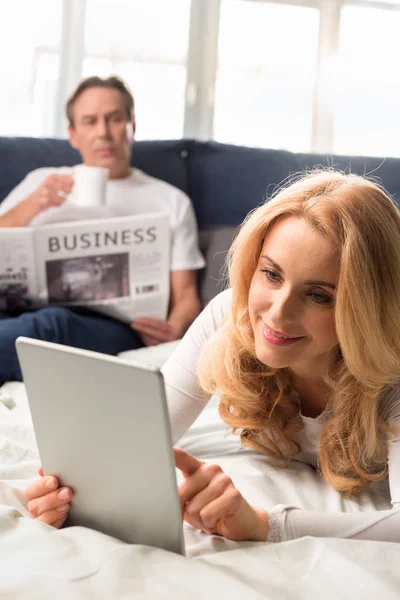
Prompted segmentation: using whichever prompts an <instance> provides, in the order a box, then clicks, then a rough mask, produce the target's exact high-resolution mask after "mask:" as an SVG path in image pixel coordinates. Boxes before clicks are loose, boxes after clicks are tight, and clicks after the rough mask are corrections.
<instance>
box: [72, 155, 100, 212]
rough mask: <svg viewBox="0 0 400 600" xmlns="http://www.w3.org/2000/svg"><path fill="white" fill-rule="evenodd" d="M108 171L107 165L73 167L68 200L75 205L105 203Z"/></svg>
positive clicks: (98, 204)
mask: <svg viewBox="0 0 400 600" xmlns="http://www.w3.org/2000/svg"><path fill="white" fill-rule="evenodd" d="M108 173H109V169H108V168H107V167H90V166H88V165H77V166H76V167H74V169H73V178H74V185H73V188H72V192H71V195H70V199H69V201H70V202H71V203H73V204H75V206H103V205H104V204H105V203H106V185H107V180H108Z"/></svg>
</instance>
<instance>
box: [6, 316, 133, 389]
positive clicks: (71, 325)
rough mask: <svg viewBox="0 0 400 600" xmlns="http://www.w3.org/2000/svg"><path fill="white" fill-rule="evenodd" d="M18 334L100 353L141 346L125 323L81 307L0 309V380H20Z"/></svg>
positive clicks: (116, 351) (116, 352)
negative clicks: (5, 310) (25, 309)
mask: <svg viewBox="0 0 400 600" xmlns="http://www.w3.org/2000/svg"><path fill="white" fill-rule="evenodd" d="M20 335H23V336H25V337H30V338H35V339H37V340H46V341H48V342H55V343H57V344H65V345H67V346H73V347H74V348H83V349H85V350H94V351H96V352H103V353H104V354H118V353H119V352H123V351H124V350H133V349H135V348H140V347H142V346H143V342H142V339H141V337H140V336H139V335H138V334H137V333H136V332H135V331H133V330H132V329H131V328H130V327H129V325H127V324H126V323H121V322H120V321H116V320H115V319H111V318H110V317H106V316H103V315H100V314H98V313H95V312H92V311H90V310H88V309H85V308H73V309H70V308H62V307H56V306H48V307H45V308H40V309H39V310H35V311H30V312H24V313H21V314H17V315H11V314H10V313H4V312H0V383H4V382H6V381H22V374H21V369H20V366H19V362H18V357H17V353H16V350H15V340H16V339H17V337H18V336H20Z"/></svg>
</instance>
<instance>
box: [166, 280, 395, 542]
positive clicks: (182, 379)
mask: <svg viewBox="0 0 400 600" xmlns="http://www.w3.org/2000/svg"><path fill="white" fill-rule="evenodd" d="M231 297H232V293H231V290H226V291H225V292H222V293H221V294H219V295H218V296H216V297H215V298H214V299H213V300H212V301H211V302H210V303H209V305H208V306H207V307H206V308H205V309H204V310H203V312H202V313H201V314H200V315H199V317H198V318H197V319H196V321H195V322H194V323H193V324H192V326H191V327H190V329H189V330H188V332H187V333H186V335H185V337H184V338H183V340H182V342H181V343H180V344H179V346H178V348H177V349H176V350H175V352H174V353H173V355H172V356H171V357H170V359H169V360H168V361H167V363H166V364H165V365H164V367H163V369H162V371H163V375H164V380H165V386H166V393H167V401H168V409H169V415H170V420H171V428H172V435H173V439H174V441H176V440H178V439H179V438H180V437H181V436H182V435H183V434H184V433H185V431H186V430H187V429H188V428H189V427H190V425H191V424H192V423H193V422H194V420H195V419H196V418H197V416H198V415H199V414H200V413H201V411H202V410H203V408H204V406H205V404H206V402H207V398H205V396H204V392H203V391H202V390H201V388H200V386H199V382H198V379H197V375H196V364H197V360H198V356H199V353H200V351H201V350H202V348H203V346H204V344H205V343H206V342H207V341H208V340H209V339H210V338H211V336H212V335H213V334H214V333H215V332H216V331H217V330H218V329H219V327H220V325H221V323H222V321H223V318H224V315H225V313H226V311H227V310H228V309H229V306H230V303H231ZM299 410H300V409H299ZM381 410H382V416H383V418H384V419H385V420H386V421H388V422H391V423H393V424H394V425H395V427H396V428H397V435H396V436H395V438H394V439H391V440H390V441H389V442H388V463H389V487H390V494H391V502H392V506H393V508H392V509H391V510H380V511H373V512H359V513H357V512H351V513H344V512H337V513H331V512H329V513H325V512H314V511H306V510H301V509H299V508H297V507H295V506H286V505H283V504H279V505H277V506H275V507H273V508H272V510H270V512H269V515H270V528H269V534H268V538H267V540H268V541H273V542H279V541H286V540H290V539H295V538H299V537H303V536H306V535H311V536H315V537H336V538H354V539H368V540H380V541H389V542H400V384H399V385H396V386H394V387H393V388H390V390H388V392H387V393H386V394H385V396H384V398H383V399H382V405H381ZM300 417H301V419H302V421H303V429H302V430H301V431H300V432H298V434H297V436H296V441H297V442H298V443H299V445H300V448H301V450H300V452H299V454H298V456H297V457H296V459H297V460H300V461H302V462H306V463H308V464H310V465H313V466H314V467H315V466H316V464H317V458H318V441H319V436H320V434H321V431H322V428H323V426H324V424H325V423H326V420H327V418H329V415H328V411H324V412H323V413H321V414H320V415H319V416H318V417H317V418H311V417H305V416H303V415H302V414H301V412H300Z"/></svg>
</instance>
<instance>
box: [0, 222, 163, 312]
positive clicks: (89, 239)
mask: <svg viewBox="0 0 400 600" xmlns="http://www.w3.org/2000/svg"><path fill="white" fill-rule="evenodd" d="M0 246H1V248H2V250H3V251H2V252H1V254H0V307H1V306H3V307H4V308H3V310H12V308H13V307H14V306H15V307H17V306H20V307H21V310H24V309H25V310H26V309H27V308H29V307H36V306H38V305H40V306H43V305H46V304H52V305H62V306H70V305H72V306H74V305H75V306H86V307H89V308H92V309H93V310H96V311H99V312H101V313H103V314H107V315H109V316H111V317H114V318H117V319H119V320H121V321H125V322H131V321H133V320H134V319H136V318H138V317H140V316H149V317H154V318H159V319H165V318H166V317H167V311H168V304H169V277H170V275H169V271H170V230H169V218H168V216H167V215H165V214H151V215H135V216H125V217H112V218H109V219H96V220H90V221H74V222H70V223H59V224H51V225H44V226H42V227H38V228H35V229H28V228H26V229H22V228H21V229H18V230H17V229H13V230H10V229H3V230H1V231H0ZM2 303H3V304H2ZM24 303H25V304H24ZM25 305H26V308H24V307H25ZM0 310H1V308H0Z"/></svg>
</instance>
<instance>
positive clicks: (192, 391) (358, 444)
mask: <svg viewBox="0 0 400 600" xmlns="http://www.w3.org/2000/svg"><path fill="white" fill-rule="evenodd" d="M229 282H230V286H231V289H229V290H226V291H225V292H223V293H222V294H220V295H219V296H217V297H216V298H214V300H212V302H210V304H209V305H208V306H207V308H206V309H205V310H204V311H203V312H202V314H201V315H200V316H199V317H198V318H197V320H196V321H195V323H194V324H193V325H192V327H191V328H190V329H189V331H188V332H187V334H186V335H185V337H184V339H183V340H182V342H181V344H180V346H179V347H178V349H177V351H176V352H175V353H174V354H173V356H172V357H171V358H170V360H169V361H168V362H167V364H166V365H165V367H164V369H163V372H164V378H165V383H166V388H167V396H168V405H169V412H170V418H171V426H172V430H173V436H174V439H175V440H177V439H179V438H180V437H181V435H182V434H183V433H184V432H185V431H186V429H187V428H188V427H189V426H190V425H191V423H192V422H193V421H194V420H195V418H196V417H197V416H198V415H199V413H200V412H201V410H202V409H203V407H204V405H205V403H206V402H207V399H208V398H209V397H210V395H211V394H213V393H219V395H220V407H219V411H220V414H221V417H222V419H223V420H224V421H225V422H226V423H227V424H228V425H229V426H230V427H231V428H232V431H233V432H235V433H237V434H239V435H240V436H241V440H242V443H243V445H244V446H247V447H252V448H255V449H256V450H258V451H259V452H261V453H264V454H265V455H267V456H268V457H270V458H271V459H273V460H275V461H277V462H278V463H280V464H281V465H282V464H283V465H284V464H285V463H286V464H287V463H288V462H290V461H291V460H293V459H296V460H301V461H304V462H307V463H309V464H311V465H313V466H314V467H316V468H318V470H319V471H320V474H321V476H322V477H323V478H324V479H325V480H326V482H327V483H328V484H329V485H331V486H333V487H334V488H335V489H337V490H338V491H339V492H341V493H343V494H357V493H358V492H359V491H360V490H362V489H363V488H365V487H366V486H368V485H369V484H370V483H372V482H374V481H377V480H381V479H384V478H386V477H387V476H389V484H390V491H391V499H392V504H393V509H392V510H386V511H377V512H370V513H365V512H359V513H326V514H325V513H315V512H308V511H303V510H300V509H297V508H295V507H291V506H284V505H278V506H276V507H274V508H273V509H272V510H270V511H266V510H264V509H262V508H256V507H252V506H250V505H249V504H248V503H247V502H246V500H245V499H244V498H243V497H242V495H241V494H240V491H239V490H237V489H236V488H235V487H234V486H233V483H232V481H231V480H230V479H229V478H228V477H227V476H226V475H225V474H224V473H223V472H222V470H221V469H220V468H219V467H218V466H216V465H209V464H206V463H203V462H201V461H198V460H197V459H196V458H194V457H192V456H191V455H189V454H187V453H186V452H184V451H182V450H175V458H176V464H177V466H178V468H180V469H181V470H182V471H183V473H184V476H185V481H184V482H183V483H182V484H181V486H180V488H179V494H180V498H181V503H182V507H183V509H184V519H185V520H186V521H188V522H189V523H191V524H192V525H193V526H194V527H197V528H199V529H201V530H203V531H205V532H208V533H216V534H219V535H223V536H226V537H228V538H231V539H236V540H267V541H275V542H277V541H283V540H288V539H293V538H297V537H302V536H304V535H314V536H324V537H325V536H326V537H344V538H358V539H372V540H386V541H394V542H400V510H399V507H400V385H399V381H400V214H399V211H398V209H397V208H396V207H395V205H394V204H393V202H392V201H391V199H390V198H389V197H388V196H387V194H386V193H385V192H384V191H383V190H382V189H381V188H380V187H379V186H378V185H376V184H375V183H372V182H371V181H368V180H366V179H364V178H361V177H358V176H355V175H343V174H341V173H338V172H334V171H323V172H317V173H312V174H309V175H306V176H303V177H302V178H300V179H298V180H297V181H296V182H295V183H293V184H292V185H290V186H288V187H286V188H283V189H281V191H280V192H279V193H278V194H277V195H276V196H275V197H274V198H273V199H272V200H271V201H269V202H268V203H266V204H264V205H263V206H261V207H259V208H257V209H256V210H254V211H253V212H252V214H251V215H250V216H249V217H248V218H247V219H246V221H245V222H244V224H243V225H242V227H241V230H240V232H239V234H238V236H237V238H236V240H235V242H234V245H233V247H232V249H231V251H230V256H229ZM26 496H27V498H28V500H29V509H30V511H31V513H32V515H33V516H35V517H37V518H39V519H41V520H42V521H44V522H47V523H49V524H52V525H54V526H56V527H60V526H61V525H62V524H63V522H64V520H65V518H66V515H67V512H68V509H69V506H70V501H71V499H72V494H71V490H69V488H61V489H60V488H58V482H57V480H56V478H54V477H42V478H41V479H40V480H38V481H37V482H36V483H34V484H32V485H31V486H30V487H29V488H28V489H27V490H26Z"/></svg>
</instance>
